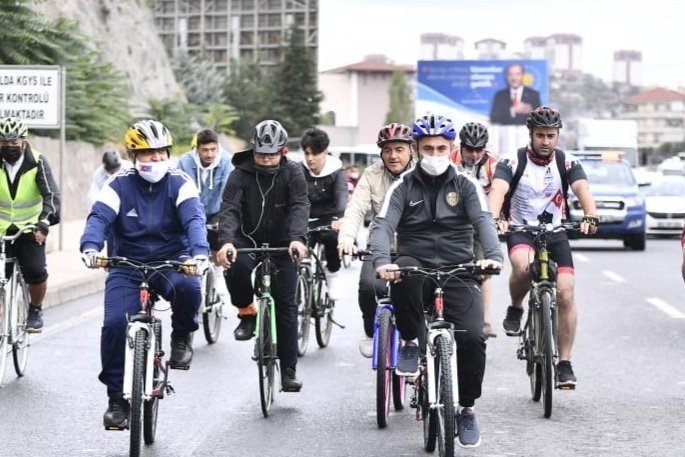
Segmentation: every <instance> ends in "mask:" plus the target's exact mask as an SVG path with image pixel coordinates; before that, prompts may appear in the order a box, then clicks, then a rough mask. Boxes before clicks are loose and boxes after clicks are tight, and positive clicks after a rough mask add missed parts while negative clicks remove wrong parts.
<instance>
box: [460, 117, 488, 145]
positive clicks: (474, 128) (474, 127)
mask: <svg viewBox="0 0 685 457" xmlns="http://www.w3.org/2000/svg"><path fill="white" fill-rule="evenodd" d="M488 138H489V135H488V129H487V128H486V127H485V126H484V125H483V124H479V123H478V122H467V123H466V124H464V126H463V127H462V128H461V130H460V131H459V141H460V142H461V145H462V146H466V147H468V148H471V149H484V148H485V146H486V145H487V144H488Z"/></svg>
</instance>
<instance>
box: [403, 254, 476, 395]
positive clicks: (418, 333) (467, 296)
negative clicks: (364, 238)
mask: <svg viewBox="0 0 685 457" xmlns="http://www.w3.org/2000/svg"><path fill="white" fill-rule="evenodd" d="M395 263H396V264H397V265H399V266H401V267H408V266H418V267H421V266H423V265H422V264H421V262H420V261H418V260H417V259H415V258H413V257H408V256H401V257H398V258H397V260H395ZM435 287H436V286H435V283H434V282H433V281H432V280H430V279H428V278H423V277H420V276H412V277H407V278H403V279H402V281H400V282H398V283H394V284H393V285H392V288H391V291H390V298H391V299H392V302H393V305H394V306H395V315H396V321H397V327H398V329H399V331H400V334H401V336H402V339H404V340H413V339H414V338H419V340H420V341H421V343H422V344H425V332H424V330H423V329H424V326H423V316H424V314H423V310H424V306H426V309H431V308H432V303H433V292H434V290H435ZM443 292H444V294H443V298H444V304H445V305H444V306H445V307H444V317H445V320H447V321H448V322H451V323H452V324H454V329H455V332H454V336H455V340H456V342H457V372H458V373H457V379H458V382H459V404H460V405H461V406H464V407H468V406H473V404H474V401H475V400H476V399H477V398H479V397H480V395H481V386H482V384H483V375H484V373H485V337H484V335H483V300H482V296H481V291H480V285H479V284H478V282H477V281H476V280H473V279H464V280H462V279H456V278H455V279H451V280H450V281H448V282H447V284H445V285H444V286H443Z"/></svg>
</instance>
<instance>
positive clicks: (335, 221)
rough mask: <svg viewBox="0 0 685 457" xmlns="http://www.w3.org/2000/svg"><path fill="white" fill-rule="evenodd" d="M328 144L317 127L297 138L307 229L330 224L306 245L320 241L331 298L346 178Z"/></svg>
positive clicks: (337, 264)
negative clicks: (304, 182)
mask: <svg viewBox="0 0 685 457" xmlns="http://www.w3.org/2000/svg"><path fill="white" fill-rule="evenodd" d="M329 143H330V140H329V139H328V134H327V133H326V132H324V131H323V130H321V129H317V128H311V129H307V130H305V132H304V133H303V134H302V139H301V140H300V146H302V151H304V158H305V160H304V162H302V171H303V172H304V177H305V179H306V180H307V194H308V195H309V204H310V205H311V206H310V208H309V220H310V222H309V228H310V229H314V228H317V227H321V226H325V225H330V226H331V230H324V231H321V232H315V233H312V234H311V235H310V237H309V240H308V241H309V246H310V247H313V246H314V245H315V244H316V243H317V242H319V243H321V244H323V248H324V256H325V258H326V284H327V286H328V296H329V297H330V299H331V300H338V299H339V298H340V290H339V289H340V287H339V285H338V271H339V270H340V265H341V264H340V256H338V251H337V247H338V230H339V229H340V218H341V217H342V216H343V214H344V213H345V207H346V206H347V177H346V174H345V170H343V168H342V162H341V161H340V159H338V158H337V157H334V156H332V155H330V154H329V153H328V144H329Z"/></svg>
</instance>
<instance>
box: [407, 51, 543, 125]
mask: <svg viewBox="0 0 685 457" xmlns="http://www.w3.org/2000/svg"><path fill="white" fill-rule="evenodd" d="M511 64H521V65H523V67H524V70H525V73H524V77H523V78H524V79H523V83H524V85H525V86H528V87H530V88H533V89H535V90H536V91H538V92H539V93H540V101H541V103H542V105H547V104H548V100H549V74H548V70H547V61H546V60H420V61H419V62H418V71H417V94H416V102H417V104H416V107H417V115H423V114H425V113H424V112H421V111H425V110H426V109H427V110H430V111H437V110H439V109H440V108H439V107H442V108H443V110H444V111H443V112H458V113H460V114H461V115H462V116H470V117H473V118H474V120H476V119H477V118H481V119H483V120H485V119H487V118H488V117H489V114H490V110H491V108H492V102H493V99H494V97H495V93H496V92H498V91H500V90H502V89H504V88H506V87H507V81H506V74H505V72H506V69H507V67H509V65H511ZM424 108H425V109H424Z"/></svg>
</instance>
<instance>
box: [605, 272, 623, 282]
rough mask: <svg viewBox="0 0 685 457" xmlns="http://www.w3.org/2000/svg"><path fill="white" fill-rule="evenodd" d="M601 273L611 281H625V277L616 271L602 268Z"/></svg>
mask: <svg viewBox="0 0 685 457" xmlns="http://www.w3.org/2000/svg"><path fill="white" fill-rule="evenodd" d="M602 274H603V275H604V276H606V277H607V278H609V279H611V280H612V281H616V282H626V280H625V278H624V277H623V276H621V275H619V274H618V273H614V272H613V271H611V270H604V271H602Z"/></svg>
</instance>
